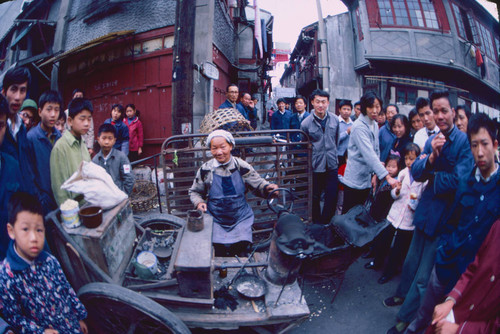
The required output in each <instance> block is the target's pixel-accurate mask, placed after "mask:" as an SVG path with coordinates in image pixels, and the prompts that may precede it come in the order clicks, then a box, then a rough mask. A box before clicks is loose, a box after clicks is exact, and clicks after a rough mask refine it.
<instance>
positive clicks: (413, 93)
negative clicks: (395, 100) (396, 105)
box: [406, 91, 417, 104]
mask: <svg viewBox="0 0 500 334" xmlns="http://www.w3.org/2000/svg"><path fill="white" fill-rule="evenodd" d="M416 100H417V91H409V92H408V98H407V100H406V103H408V104H415V101H416Z"/></svg>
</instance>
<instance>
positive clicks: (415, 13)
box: [406, 0, 425, 27]
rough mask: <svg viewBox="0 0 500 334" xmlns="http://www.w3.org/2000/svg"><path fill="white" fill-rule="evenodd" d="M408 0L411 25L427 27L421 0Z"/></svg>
mask: <svg viewBox="0 0 500 334" xmlns="http://www.w3.org/2000/svg"><path fill="white" fill-rule="evenodd" d="M406 2H407V3H408V10H409V11H410V17H411V25H412V26H414V27H425V25H424V20H423V19H422V11H421V10H420V4H419V0H407V1H406Z"/></svg>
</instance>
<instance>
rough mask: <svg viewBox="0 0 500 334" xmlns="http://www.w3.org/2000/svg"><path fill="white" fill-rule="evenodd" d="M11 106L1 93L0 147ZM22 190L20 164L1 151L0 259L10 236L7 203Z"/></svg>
mask: <svg viewBox="0 0 500 334" xmlns="http://www.w3.org/2000/svg"><path fill="white" fill-rule="evenodd" d="M7 115H9V107H8V105H7V101H6V100H5V98H4V97H3V96H2V95H0V147H1V146H2V142H3V141H4V138H5V133H6V132H7V131H8V130H7V127H8V125H7ZM18 190H21V174H20V173H19V164H18V163H17V161H16V160H15V159H14V158H12V157H11V156H10V155H8V154H6V153H4V152H2V151H0V261H1V260H3V258H4V257H5V254H6V253H7V248H8V246H9V242H10V238H9V235H8V234H7V220H8V213H7V204H8V203H9V199H10V197H11V196H12V194H14V193H15V192H16V191H18Z"/></svg>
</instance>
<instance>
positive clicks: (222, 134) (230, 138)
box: [207, 130, 235, 147]
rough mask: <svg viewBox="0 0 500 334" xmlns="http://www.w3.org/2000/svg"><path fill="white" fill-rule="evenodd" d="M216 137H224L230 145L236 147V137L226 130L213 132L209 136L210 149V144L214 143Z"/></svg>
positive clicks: (208, 144)
mask: <svg viewBox="0 0 500 334" xmlns="http://www.w3.org/2000/svg"><path fill="white" fill-rule="evenodd" d="M215 137H222V138H224V139H225V140H226V141H227V142H228V143H229V144H231V145H233V147H234V145H235V142H234V137H233V135H232V134H231V133H230V132H228V131H226V130H215V131H212V132H211V133H210V134H209V135H208V138H207V146H208V147H210V142H211V141H212V139H214V138H215Z"/></svg>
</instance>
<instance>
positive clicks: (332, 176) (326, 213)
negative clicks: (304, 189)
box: [312, 169, 339, 224]
mask: <svg viewBox="0 0 500 334" xmlns="http://www.w3.org/2000/svg"><path fill="white" fill-rule="evenodd" d="M338 183H339V176H338V170H337V169H332V170H327V171H326V172H322V173H313V198H312V200H313V206H312V219H313V222H315V223H320V224H328V223H329V222H330V220H331V219H332V217H333V215H334V214H335V209H336V208H337V192H338ZM323 192H324V193H325V201H324V203H323V211H321V204H320V202H321V194H322V193H323Z"/></svg>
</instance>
